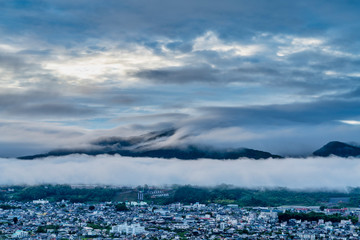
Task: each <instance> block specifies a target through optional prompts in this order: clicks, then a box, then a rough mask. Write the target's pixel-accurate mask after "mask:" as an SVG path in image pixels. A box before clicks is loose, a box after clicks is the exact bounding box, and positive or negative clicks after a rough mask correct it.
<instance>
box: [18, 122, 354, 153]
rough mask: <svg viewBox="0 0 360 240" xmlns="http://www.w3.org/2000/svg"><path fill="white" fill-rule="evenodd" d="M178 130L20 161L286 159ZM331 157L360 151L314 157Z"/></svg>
mask: <svg viewBox="0 0 360 240" xmlns="http://www.w3.org/2000/svg"><path fill="white" fill-rule="evenodd" d="M177 131H178V130H177V129H175V128H170V129H166V130H162V131H153V132H149V133H146V134H142V135H139V136H132V137H115V136H114V137H101V138H98V139H96V140H94V141H92V142H91V143H90V147H82V148H76V147H75V148H63V149H56V150H52V151H49V152H47V153H43V154H36V155H28V156H22V157H19V159H27V160H31V159H36V158H46V157H54V156H67V155H71V154H85V155H90V156H96V155H101V154H108V155H115V154H119V155H121V156H126V157H150V158H165V159H170V158H177V159H181V160H191V159H200V158H207V159H219V160H225V159H239V158H249V159H268V158H283V157H282V156H279V155H275V154H272V153H269V152H266V151H261V150H255V149H250V148H243V147H239V148H225V147H223V148H220V147H216V146H215V147H214V146H211V145H205V144H196V143H191V142H190V143H189V142H187V141H186V139H187V138H188V137H189V136H186V135H185V136H184V135H181V136H180V138H181V140H184V141H179V139H178V138H179V137H178V136H176V134H177ZM174 139H175V140H174ZM284 148H286V146H284ZM330 155H335V156H339V157H345V158H346V157H357V156H360V148H359V147H356V146H353V145H350V144H347V143H343V142H339V141H333V142H329V143H327V144H326V145H324V146H323V147H321V148H320V149H318V150H316V151H314V152H313V156H320V157H327V156H330ZM310 156H311V155H310Z"/></svg>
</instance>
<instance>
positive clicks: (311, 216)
mask: <svg viewBox="0 0 360 240" xmlns="http://www.w3.org/2000/svg"><path fill="white" fill-rule="evenodd" d="M278 218H279V221H280V222H285V221H289V220H290V219H296V220H302V221H305V220H307V221H319V220H320V219H323V220H324V221H325V222H328V221H331V222H340V221H341V220H351V222H353V223H356V222H357V221H358V218H357V217H355V216H346V217H345V216H341V215H340V214H331V215H326V214H325V213H319V212H310V213H298V212H290V211H286V212H285V213H279V214H278Z"/></svg>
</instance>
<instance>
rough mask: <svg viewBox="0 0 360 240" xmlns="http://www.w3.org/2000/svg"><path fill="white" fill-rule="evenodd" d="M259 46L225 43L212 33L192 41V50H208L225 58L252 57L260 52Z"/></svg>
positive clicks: (260, 47)
mask: <svg viewBox="0 0 360 240" xmlns="http://www.w3.org/2000/svg"><path fill="white" fill-rule="evenodd" d="M262 48H263V47H262V46H261V45H255V44H240V43H234V42H233V43H225V42H224V41H223V40H221V39H219V38H218V36H217V35H216V34H215V33H214V32H211V31H209V32H207V33H205V34H204V35H203V36H200V37H198V38H196V39H195V40H194V45H193V50H194V51H204V50H210V51H215V52H219V53H221V54H224V55H225V56H246V57H247V56H252V55H255V54H257V53H259V52H261V51H262Z"/></svg>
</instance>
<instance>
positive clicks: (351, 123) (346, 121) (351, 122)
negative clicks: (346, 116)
mask: <svg viewBox="0 0 360 240" xmlns="http://www.w3.org/2000/svg"><path fill="white" fill-rule="evenodd" d="M340 122H342V123H345V124H349V125H360V121H356V120H340Z"/></svg>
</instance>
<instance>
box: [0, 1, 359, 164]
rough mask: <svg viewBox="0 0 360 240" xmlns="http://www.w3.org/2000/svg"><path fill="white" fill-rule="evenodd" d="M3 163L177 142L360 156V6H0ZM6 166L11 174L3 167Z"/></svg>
mask: <svg viewBox="0 0 360 240" xmlns="http://www.w3.org/2000/svg"><path fill="white" fill-rule="evenodd" d="M0 9H1V14H0V83H1V85H0V86H1V87H0V133H1V134H0V157H18V156H22V155H31V154H37V153H43V152H47V151H49V150H52V149H57V148H69V147H86V146H88V145H89V143H90V142H91V141H93V140H94V139H97V138H100V137H104V136H135V135H139V134H143V133H146V132H149V131H154V130H162V129H167V128H176V129H178V132H177V135H176V136H177V138H172V139H170V140H169V141H167V142H166V143H164V144H165V145H169V146H170V145H171V146H173V145H184V144H190V143H191V144H204V145H210V146H216V147H247V148H254V149H259V150H263V151H269V152H271V153H273V154H280V155H283V156H306V155H309V154H311V153H312V152H313V151H314V150H316V149H318V148H320V147H321V146H323V145H324V144H326V143H327V142H329V141H333V140H338V141H344V142H348V143H352V144H360V134H359V131H360V41H359V39H360V15H359V12H360V2H359V1H355V0H354V1H350V0H337V1H336V0H318V1H312V0H303V1H287V0H273V1H266V0H253V1H245V0H234V1H232V0H224V1H212V0H210V1H209V0H206V1H205V0H198V1H190V0H183V1H172V0H169V1H161V0H131V1H130V0H122V1H115V0H107V1H100V0H86V1H85V0H77V1H69V0H52V1H42V0H31V1H26V0H22V1H19V0H14V1H1V2H0ZM3 161H5V160H3Z"/></svg>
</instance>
